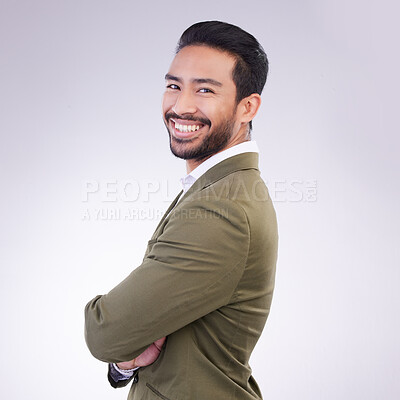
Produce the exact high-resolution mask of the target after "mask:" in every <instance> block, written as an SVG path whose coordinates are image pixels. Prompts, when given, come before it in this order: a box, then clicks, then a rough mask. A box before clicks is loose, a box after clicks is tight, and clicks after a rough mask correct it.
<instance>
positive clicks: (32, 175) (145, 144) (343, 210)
mask: <svg viewBox="0 0 400 400" xmlns="http://www.w3.org/2000/svg"><path fill="white" fill-rule="evenodd" d="M138 3H139V2H134V1H118V0H113V1H111V0H109V1H104V0H102V1H100V0H79V1H78V0H72V1H67V0H64V1H57V0H54V1H50V0H47V1H46V0H37V1H27V0H20V1H11V0H1V2H0V134H1V144H0V162H1V168H0V182H1V207H0V217H1V232H0V245H1V254H0V263H1V264H0V267H1V272H0V274H1V275H0V289H1V292H0V293H1V294H0V295H1V302H0V313H1V330H0V346H1V358H2V362H1V363H0V369H1V371H0V379H1V383H2V384H1V386H0V397H1V398H3V399H10V400H11V399H21V400H22V399H24V400H26V399H29V400H33V399H59V400H62V399H72V398H76V399H112V398H115V399H125V398H126V396H127V391H128V389H121V390H114V389H112V388H111V387H110V386H109V385H108V382H107V380H106V365H105V364H103V363H101V362H99V361H97V360H95V359H94V358H92V356H91V355H90V353H89V351H88V350H87V348H86V345H85V342H84V337H83V309H84V306H85V304H86V303H87V302H88V301H89V300H90V299H91V298H92V297H94V296H95V295H96V294H100V293H105V292H107V291H108V290H109V289H111V288H112V287H113V286H114V285H116V284H117V283H118V282H119V281H120V280H122V279H123V278H124V277H125V276H126V275H127V274H128V273H129V272H130V271H131V270H132V269H133V268H135V267H136V266H138V265H139V264H140V261H141V259H142V256H143V253H144V250H145V244H146V242H147V240H148V239H149V237H150V235H151V233H152V231H153V229H154V228H155V226H156V224H157V218H150V217H149V215H150V214H149V215H148V216H147V217H145V218H142V219H141V218H136V219H135V218H134V219H132V220H129V219H123V218H121V217H120V218H119V219H117V220H112V219H111V216H112V214H110V215H108V214H106V216H105V217H104V218H99V219H96V218H95V216H93V215H95V214H93V213H95V212H96V210H99V209H100V210H103V211H102V212H104V210H106V212H107V213H108V210H110V209H114V210H120V212H121V213H122V212H124V213H125V212H129V210H140V209H146V210H148V211H149V213H150V212H160V210H163V209H166V207H167V206H168V203H169V202H170V201H171V199H172V198H173V197H174V195H175V194H176V193H177V191H178V190H179V182H178V179H179V177H180V176H182V175H183V174H184V172H185V168H184V162H183V161H182V160H178V159H175V158H174V157H173V156H172V155H171V154H170V151H169V147H168V139H167V133H166V130H165V127H164V125H163V123H162V120H161V96H162V92H163V90H164V79H163V77H164V75H165V73H166V72H167V70H168V67H169V63H170V61H171V60H172V57H173V53H174V48H175V45H176V42H177V40H178V38H179V36H180V34H181V33H182V32H183V30H184V29H186V28H187V27H188V26H189V25H191V24H192V23H194V22H198V21H201V20H209V19H218V20H223V21H227V22H231V23H234V24H237V25H239V26H241V27H242V28H244V29H245V30H248V31H249V32H250V33H252V34H254V35H255V36H256V37H257V38H258V40H259V41H260V42H261V43H262V45H263V46H264V48H265V50H266V52H267V54H268V57H269V60H270V75H269V77H268V81H267V85H266V87H265V91H264V93H263V104H262V107H261V110H260V112H259V115H258V116H257V117H256V119H255V121H254V135H253V137H254V139H256V140H257V143H258V145H259V147H260V149H261V163H260V168H261V171H262V175H263V177H264V179H265V180H266V181H267V183H268V185H269V187H270V190H271V195H272V197H273V199H274V200H275V207H276V211H277V215H278V222H279V235H280V247H279V260H278V269H277V281H276V291H275V296H274V301H273V305H272V311H271V314H270V318H269V320H268V322H267V325H266V328H265V330H264V333H263V335H262V337H261V339H260V341H259V343H258V345H257V347H256V349H255V352H254V354H253V356H252V363H251V365H252V367H253V373H254V376H255V378H256V380H257V381H258V382H259V385H260V387H261V389H262V392H263V395H264V398H265V399H274V400H283V399H285V400H292V399H298V400H300V399H304V400H320V399H326V400H330V399H332V400H337V399H363V400H372V399H398V398H399V396H400V379H399V375H400V374H399V373H400V368H399V367H400V351H399V350H400V349H399V347H400V345H399V339H398V337H399V336H400V323H399V316H400V310H399V308H400V307H399V303H400V301H399V300H400V294H399V283H400V279H399V278H400V276H399V253H398V247H397V246H398V242H399V219H398V217H399V215H398V207H397V206H398V202H399V195H400V191H399V186H398V183H399V174H398V171H399V161H398V148H399V140H398V135H399V129H398V115H399V112H398V105H399V101H398V94H399V79H398V71H399V67H400V65H399V59H398V56H397V54H396V53H398V36H399V35H398V32H396V31H397V27H398V21H397V15H398V12H397V11H398V10H396V9H395V7H393V6H389V4H388V3H387V2H379V3H378V2H377V1H369V2H365V1H363V2H361V1H344V0H336V1H327V0H322V1H321V0H318V1H317V0H308V1H301V0H300V1H294V0H291V1H288V0H281V1H279V2H278V1H274V2H273V1H255V0H253V1H251V2H243V1H232V0H231V1H229V2H228V1H226V0H225V1H220V2H217V1H214V0H213V1H210V0H203V1H201V2H200V1H199V2H191V1H188V0H186V1H183V0H182V1H178V0H171V1H165V2H161V1H160V2H154V1H147V2H140V3H139V4H138ZM109 182H111V186H109V188H112V190H113V191H114V189H115V188H116V189H115V190H116V193H115V194H110V193H107V188H106V185H107V183H109ZM112 182H116V184H115V185H113V184H112ZM129 182H130V183H131V185H133V184H132V182H133V183H134V184H136V188H139V193H138V194H139V196H138V198H137V199H136V200H135V201H134V202H130V203H129V202H127V201H124V199H123V196H122V195H123V190H122V189H121V188H122V187H124V185H125V184H127V183H129ZM309 182H313V185H316V197H315V196H314V197H313V196H311V198H309V197H308V194H309V193H308V192H307V190H306V189H307V188H306V186H307V185H308V184H309ZM88 183H89V184H90V185H96V184H98V185H99V187H98V190H97V191H96V192H95V193H92V194H90V195H89V197H88V201H84V200H85V193H86V192H85V190H84V189H85V187H87V184H88ZM92 187H93V186H92ZM131 187H132V188H133V186H131ZM166 187H167V189H168V190H166V189H165V188H166ZM275 188H276V189H277V190H275ZM294 188H297V189H296V190H294ZM131 194H132V193H131ZM106 200H115V201H106ZM125 200H126V199H125ZM87 210H89V214H90V213H92V215H90V219H84V218H85V215H86V212H87ZM152 210H153V211H152ZM111 213H112V211H111ZM171 367H172V368H173V366H171Z"/></svg>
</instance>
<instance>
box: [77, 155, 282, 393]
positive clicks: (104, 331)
mask: <svg viewBox="0 0 400 400" xmlns="http://www.w3.org/2000/svg"><path fill="white" fill-rule="evenodd" d="M181 193H182V192H181ZM178 198H179V195H178V197H177V198H176V199H175V201H174V202H173V203H172V204H171V207H170V208H169V210H167V212H166V213H165V215H164V217H163V218H162V220H161V221H160V223H159V225H158V227H157V228H156V230H155V232H154V234H153V237H152V238H151V240H150V241H149V242H148V247H147V251H146V254H145V256H144V259H143V262H142V264H141V265H140V266H139V267H138V268H136V269H135V270H133V271H132V273H131V274H130V275H129V276H128V277H127V278H126V279H125V280H124V281H122V282H121V283H120V284H119V285H118V286H116V287H115V288H114V289H112V290H111V291H110V292H109V293H108V294H106V295H103V296H97V297H95V298H94V299H93V300H91V301H90V302H89V303H88V304H87V306H86V308H85V338H86V342H87V345H88V347H89V349H90V351H91V353H92V354H93V356H94V357H96V358H98V359H99V360H102V361H105V362H108V363H110V362H121V361H128V360H131V359H133V358H135V357H137V356H138V355H139V354H140V353H142V352H143V351H144V350H145V349H146V348H147V347H148V346H149V345H150V344H151V343H153V342H154V341H155V340H157V339H159V338H161V337H163V336H167V340H166V342H165V344H164V347H163V350H162V351H161V354H160V356H159V358H158V359H157V360H156V361H155V362H154V363H153V364H152V365H150V366H148V367H145V368H140V370H139V372H138V376H137V378H138V379H137V382H135V381H136V379H135V380H134V381H133V382H134V383H132V386H131V390H130V392H129V399H140V400H143V399H170V400H210V399H211V400H216V399H229V400H233V399H238V400H239V399H240V400H242V399H243V400H245V399H253V400H254V399H260V398H261V393H260V390H259V388H258V386H257V383H256V382H255V380H254V379H253V377H252V375H251V368H250V366H249V363H248V361H249V358H250V354H251V352H252V350H253V348H254V346H255V344H256V342H257V340H258V338H259V337H260V335H261V332H262V330H263V327H264V325H265V322H266V319H267V316H268V313H269V309H270V305H271V300H272V293H273V289H274V278H275V266H276V260H277V245H278V234H277V224H276V217H275V211H274V208H273V205H272V202H271V199H270V197H269V195H268V190H267V188H266V186H265V184H264V182H263V181H262V179H261V178H260V173H259V170H258V154H257V153H243V154H239V155H236V156H233V157H231V158H228V159H226V160H224V161H222V162H220V163H219V164H217V165H215V166H214V167H212V168H211V169H209V170H208V171H207V172H206V173H205V174H204V175H202V176H201V177H200V178H199V179H198V180H197V181H196V182H195V183H194V184H193V186H192V187H191V188H190V189H189V190H188V191H187V192H186V193H185V194H184V195H183V196H182V198H181V199H180V200H179V202H177V201H178ZM127 383H128V381H120V382H118V384H117V385H116V386H124V385H126V384H127Z"/></svg>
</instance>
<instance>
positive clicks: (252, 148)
mask: <svg viewBox="0 0 400 400" xmlns="http://www.w3.org/2000/svg"><path fill="white" fill-rule="evenodd" d="M258 152H259V150H258V146H257V143H256V142H255V141H253V140H252V141H248V142H242V143H239V144H237V145H235V146H232V147H229V149H226V150H223V151H221V152H219V153H217V154H214V155H213V156H211V157H210V158H207V160H205V161H204V162H202V163H201V164H200V165H199V166H198V167H196V168H195V169H194V170H193V171H192V172H190V173H189V174H188V175H186V176H185V177H183V178H181V184H182V187H183V193H186V192H187V191H188V190H189V189H190V187H191V186H192V185H193V184H194V183H195V182H196V180H197V179H199V178H200V177H201V176H202V175H203V174H205V173H206V172H207V171H208V170H209V169H210V168H212V167H214V165H217V164H218V163H220V162H221V161H224V160H226V159H227V158H230V157H233V156H237V155H238V154H242V153H258Z"/></svg>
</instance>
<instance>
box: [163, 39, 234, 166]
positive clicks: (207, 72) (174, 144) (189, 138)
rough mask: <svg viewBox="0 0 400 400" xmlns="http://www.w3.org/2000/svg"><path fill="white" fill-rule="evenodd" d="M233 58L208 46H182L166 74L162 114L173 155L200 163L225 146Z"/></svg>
mask: <svg viewBox="0 0 400 400" xmlns="http://www.w3.org/2000/svg"><path fill="white" fill-rule="evenodd" d="M234 65H235V59H234V58H233V57H232V56H230V55H228V54H227V53H225V52H222V51H220V50H216V49H213V48H210V47H207V46H187V47H184V48H183V49H182V50H181V51H180V52H179V53H178V54H177V55H176V56H175V58H174V60H173V61H172V64H171V67H170V70H169V72H168V74H167V75H166V90H165V93H164V97H163V104H162V108H163V118H164V123H165V125H166V127H167V130H168V132H169V137H170V147H171V151H172V153H173V154H174V155H175V156H177V157H180V158H183V159H186V160H191V159H194V160H196V161H201V160H203V159H205V158H207V157H209V156H211V155H213V154H215V153H217V152H219V151H221V150H223V149H224V148H226V147H227V146H228V145H229V142H230V139H231V138H232V137H233V136H234V134H235V133H236V132H237V131H238V130H239V127H240V124H238V122H237V121H236V109H237V107H236V106H237V105H236V101H235V98H236V86H235V84H234V82H233V80H232V70H233V67H234Z"/></svg>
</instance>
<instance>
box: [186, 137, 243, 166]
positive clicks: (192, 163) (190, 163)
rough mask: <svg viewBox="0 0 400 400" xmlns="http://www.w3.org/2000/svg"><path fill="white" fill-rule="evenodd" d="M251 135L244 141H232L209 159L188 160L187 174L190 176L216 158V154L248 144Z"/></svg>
mask: <svg viewBox="0 0 400 400" xmlns="http://www.w3.org/2000/svg"><path fill="white" fill-rule="evenodd" d="M250 139H251V138H250V134H249V135H248V137H247V138H246V139H244V140H240V141H232V142H230V143H229V144H228V145H227V146H225V147H224V148H223V149H222V150H220V151H218V152H216V153H214V154H211V155H209V156H208V157H206V158H204V159H202V160H195V159H191V160H186V173H187V174H190V173H191V172H192V171H193V170H194V169H195V168H197V167H198V166H199V165H201V164H202V163H203V162H204V161H206V160H208V159H209V158H210V157H212V156H214V155H215V154H218V153H221V152H222V151H225V150H227V149H229V148H231V147H233V146H236V145H238V144H240V143H244V142H248V141H250Z"/></svg>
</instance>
